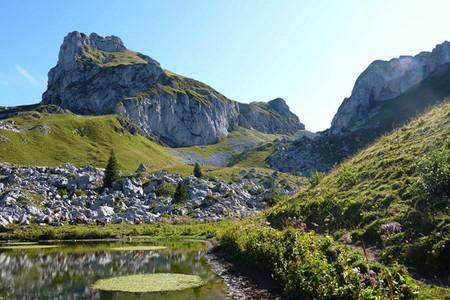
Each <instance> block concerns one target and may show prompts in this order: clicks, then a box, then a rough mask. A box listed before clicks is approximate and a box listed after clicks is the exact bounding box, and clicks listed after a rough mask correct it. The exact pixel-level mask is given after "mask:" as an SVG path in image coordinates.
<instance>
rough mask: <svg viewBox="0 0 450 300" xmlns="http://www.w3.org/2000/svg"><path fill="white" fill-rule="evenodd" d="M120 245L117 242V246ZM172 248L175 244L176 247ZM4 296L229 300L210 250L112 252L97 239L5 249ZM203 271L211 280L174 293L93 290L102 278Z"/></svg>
mask: <svg viewBox="0 0 450 300" xmlns="http://www.w3.org/2000/svg"><path fill="white" fill-rule="evenodd" d="M111 246H117V244H111ZM171 246H172V245H171ZM0 251H1V252H0V298H2V296H3V297H7V298H10V297H11V298H19V299H49V298H51V299H133V298H136V299H224V298H226V297H225V293H224V291H223V284H222V282H221V281H220V279H219V278H218V277H217V276H216V275H215V274H213V273H212V272H211V271H210V269H209V267H208V265H207V263H206V260H205V258H204V254H205V250H198V247H197V249H195V250H190V249H189V248H186V247H184V249H183V248H181V249H167V250H160V251H108V250H107V247H106V246H105V245H104V244H103V247H99V246H98V245H95V243H89V244H83V245H81V246H80V245H79V244H78V245H77V246H74V245H73V244H72V245H66V246H64V247H58V248H52V249H45V250H44V249H39V250H26V251H23V250H21V251H19V250H13V251H11V250H5V251H4V250H0ZM162 272H165V273H184V274H196V275H199V276H200V277H201V278H202V279H203V280H205V281H206V282H207V284H206V285H205V286H203V287H200V288H195V289H190V290H184V291H180V292H170V293H147V294H129V293H111V292H99V291H95V290H92V289H91V288H90V285H91V284H93V283H94V282H95V281H96V280H98V279H101V278H108V277H114V276H122V275H131V274H142V273H162Z"/></svg>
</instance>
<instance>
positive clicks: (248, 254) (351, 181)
mask: <svg viewBox="0 0 450 300" xmlns="http://www.w3.org/2000/svg"><path fill="white" fill-rule="evenodd" d="M449 116H450V103H449V102H446V103H444V104H442V105H440V106H439V107H436V108H434V109H433V110H431V111H430V112H428V113H427V114H425V115H423V116H421V117H419V118H417V119H416V120H414V121H412V122H411V123H409V124H407V125H406V126H404V127H403V128H400V129H398V130H396V131H395V132H393V133H392V134H390V135H386V136H383V137H381V138H380V139H379V140H377V141H376V142H375V143H374V144H373V145H371V146H370V147H368V148H367V149H365V150H363V151H361V152H360V153H359V154H357V155H356V156H354V157H353V158H352V159H350V160H347V161H345V162H343V163H342V164H341V165H340V166H338V167H337V168H336V169H335V170H334V171H332V172H331V173H330V174H329V175H328V176H325V177H324V178H322V179H321V180H320V181H319V183H318V184H317V185H316V186H311V187H310V188H309V189H307V190H306V191H303V192H302V193H300V194H298V195H297V196H295V197H293V198H291V199H289V200H287V201H285V202H283V203H281V204H280V205H279V206H278V207H275V208H274V209H270V210H269V211H268V212H267V214H266V217H262V218H259V219H258V218H256V219H255V220H252V221H248V222H246V223H244V224H239V225H237V226H235V227H234V228H232V229H230V230H228V231H226V232H225V234H224V235H223V236H222V244H223V245H224V247H225V248H226V251H227V252H228V253H230V255H232V256H233V257H234V258H235V259H237V260H239V261H241V262H242V263H245V264H248V265H249V266H251V267H254V268H258V269H260V271H261V272H264V273H267V274H271V276H272V277H273V278H274V279H275V280H276V281H277V282H278V283H279V284H280V286H281V287H283V288H284V290H285V292H286V293H287V295H290V296H292V297H294V298H296V297H297V298H298V297H312V298H326V299H328V298H336V297H337V298H345V297H350V298H351V297H356V298H365V299H373V298H374V297H376V295H378V297H379V298H400V299H402V298H403V299H410V298H414V297H415V296H414V295H413V294H410V293H411V291H414V290H416V291H419V294H416V296H418V298H420V299H448V297H450V289H448V288H439V287H436V286H426V285H423V284H420V283H419V284H420V288H417V287H414V285H415V284H414V283H412V281H411V280H409V279H407V278H408V276H407V275H405V271H404V270H403V271H402V267H401V266H400V267H399V266H397V265H396V264H395V263H394V264H393V261H400V262H402V263H404V264H406V265H407V266H410V267H415V268H416V271H417V270H420V271H422V272H423V273H427V272H428V275H430V274H431V275H436V276H442V277H441V278H444V280H445V278H446V276H447V275H448V270H449V257H448V249H449V239H450V235H449V223H450V222H449V205H448V204H449V203H448V194H447V195H445V192H444V195H443V194H439V195H434V196H428V195H426V194H424V193H423V184H422V180H423V175H422V173H421V172H422V171H421V168H419V166H420V165H421V163H422V161H424V160H425V159H426V158H427V157H428V158H429V157H430V152H432V151H437V152H438V153H440V154H442V155H441V157H444V162H443V163H442V164H441V169H442V168H444V169H445V168H447V173H446V174H447V177H446V178H447V180H445V179H444V180H443V181H441V183H442V184H443V185H444V186H445V184H447V193H448V167H449V164H450V161H448V158H449V156H448V151H449V148H448V147H449V146H450V145H449V133H450V118H449ZM443 153H447V154H446V155H447V156H445V154H443ZM445 157H446V158H445ZM445 159H446V160H445ZM441 162H442V161H441ZM441 171H442V170H441ZM439 173H440V174H441V175H439V176H442V173H445V171H444V172H439ZM433 176H434V175H433ZM444 189H445V187H444ZM266 220H268V221H269V222H270V223H269V224H271V225H272V226H266V225H265V224H266ZM392 221H397V222H399V223H400V224H401V226H402V231H401V232H399V233H394V234H392V235H390V236H388V237H383V238H382V237H381V235H380V233H381V229H380V226H381V225H382V224H386V223H389V222H392ZM305 226H306V229H307V232H304V231H303V230H304V228H305ZM292 227H294V228H292ZM309 230H314V231H316V232H319V233H322V235H318V234H315V233H314V232H313V231H309ZM344 233H350V234H351V236H352V238H353V242H354V243H355V242H356V243H357V242H360V241H364V242H365V243H366V245H367V246H376V247H377V248H378V250H379V251H381V253H380V255H381V260H380V262H381V263H383V264H380V263H377V262H371V261H366V260H365V259H361V257H360V258H357V254H356V253H355V250H353V248H348V247H344V246H343V245H342V244H341V243H338V242H335V241H333V240H329V236H334V237H335V239H334V240H337V239H338V238H339V237H341V236H342V235H343V234H344ZM357 252H359V250H358V251H357ZM355 255H356V257H355ZM355 268H359V270H360V272H361V273H363V274H366V275H367V274H369V270H372V271H374V272H375V273H376V274H377V278H379V279H380V278H383V280H384V282H385V283H386V282H388V286H387V287H386V286H384V287H383V285H381V286H377V287H373V286H372V287H370V286H368V285H367V281H365V280H361V278H359V279H358V277H353V279H352V276H353V275H354V273H355V271H354V270H355ZM366 275H363V278H364V276H366ZM396 276H398V277H397V279H395V280H394V281H392V280H393V278H395V277H396ZM405 280H406V281H405ZM389 282H391V283H389ZM397 284H399V285H400V286H397ZM328 287H329V288H328Z"/></svg>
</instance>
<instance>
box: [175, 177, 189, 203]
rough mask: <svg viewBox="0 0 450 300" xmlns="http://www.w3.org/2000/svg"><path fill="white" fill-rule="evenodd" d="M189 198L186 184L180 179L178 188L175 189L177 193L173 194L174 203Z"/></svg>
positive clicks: (182, 201)
mask: <svg viewBox="0 0 450 300" xmlns="http://www.w3.org/2000/svg"><path fill="white" fill-rule="evenodd" d="M188 199H189V194H188V192H187V190H186V185H185V184H184V183H183V182H182V181H180V182H179V183H178V184H177V188H176V190H175V194H174V195H173V202H174V203H184V202H186V201H187V200H188Z"/></svg>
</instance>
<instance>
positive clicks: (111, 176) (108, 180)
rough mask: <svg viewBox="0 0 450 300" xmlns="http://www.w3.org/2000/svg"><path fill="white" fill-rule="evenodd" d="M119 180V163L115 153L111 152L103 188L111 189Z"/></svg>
mask: <svg viewBox="0 0 450 300" xmlns="http://www.w3.org/2000/svg"><path fill="white" fill-rule="evenodd" d="M117 179H119V163H118V162H117V159H116V155H115V154H114V151H113V150H111V154H110V156H109V159H108V164H107V165H106V169H105V177H103V187H105V188H106V187H108V188H109V187H111V186H112V184H113V182H114V181H116V180H117Z"/></svg>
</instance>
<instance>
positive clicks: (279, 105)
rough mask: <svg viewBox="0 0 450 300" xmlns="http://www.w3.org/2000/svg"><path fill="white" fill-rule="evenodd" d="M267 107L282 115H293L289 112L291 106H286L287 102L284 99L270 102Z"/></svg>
mask: <svg viewBox="0 0 450 300" xmlns="http://www.w3.org/2000/svg"><path fill="white" fill-rule="evenodd" d="M267 105H268V106H269V107H270V108H272V109H273V110H276V111H277V112H279V113H280V114H281V115H285V114H286V113H291V111H290V110H289V106H288V105H287V104H286V101H284V99H283V98H276V99H273V100H271V101H269V102H267Z"/></svg>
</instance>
